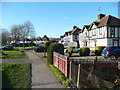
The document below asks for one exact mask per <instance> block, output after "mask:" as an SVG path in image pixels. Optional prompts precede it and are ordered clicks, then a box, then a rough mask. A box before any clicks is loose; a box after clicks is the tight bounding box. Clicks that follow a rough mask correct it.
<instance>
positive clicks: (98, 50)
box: [94, 46, 106, 55]
mask: <svg viewBox="0 0 120 90" xmlns="http://www.w3.org/2000/svg"><path fill="white" fill-rule="evenodd" d="M105 47H106V46H96V47H95V49H94V52H95V55H101V53H102V50H103V49H104V48H105Z"/></svg>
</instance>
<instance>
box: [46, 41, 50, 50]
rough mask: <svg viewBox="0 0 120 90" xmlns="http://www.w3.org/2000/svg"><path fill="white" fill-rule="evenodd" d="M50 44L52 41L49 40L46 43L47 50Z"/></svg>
mask: <svg viewBox="0 0 120 90" xmlns="http://www.w3.org/2000/svg"><path fill="white" fill-rule="evenodd" d="M50 44H51V42H50V41H48V42H46V43H45V51H47V49H48V47H49V46H50Z"/></svg>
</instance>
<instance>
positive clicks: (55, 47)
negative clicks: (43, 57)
mask: <svg viewBox="0 0 120 90" xmlns="http://www.w3.org/2000/svg"><path fill="white" fill-rule="evenodd" d="M53 52H57V53H60V54H62V55H63V54H64V46H63V44H58V43H53V44H51V45H50V46H49V47H48V50H47V60H48V63H50V64H53Z"/></svg>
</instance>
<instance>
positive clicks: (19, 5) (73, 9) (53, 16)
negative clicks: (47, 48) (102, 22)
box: [0, 2, 118, 37]
mask: <svg viewBox="0 0 120 90" xmlns="http://www.w3.org/2000/svg"><path fill="white" fill-rule="evenodd" d="M99 7H101V9H100V11H99ZM99 13H103V14H106V15H112V16H115V17H118V2H2V23H0V26H2V28H6V29H8V30H10V27H11V26H12V25H14V24H23V23H24V22H25V21H28V20H29V21H31V23H32V24H33V25H34V28H35V31H36V36H40V37H43V36H44V35H47V36H48V37H60V36H61V35H63V34H64V32H66V31H70V30H71V29H72V26H73V25H77V26H78V27H79V28H83V26H84V25H87V24H91V23H92V22H93V21H95V20H96V19H97V15H98V14H99Z"/></svg>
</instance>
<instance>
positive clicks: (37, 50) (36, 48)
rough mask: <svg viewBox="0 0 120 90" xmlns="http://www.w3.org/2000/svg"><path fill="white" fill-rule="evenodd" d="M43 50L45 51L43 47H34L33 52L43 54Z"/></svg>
mask: <svg viewBox="0 0 120 90" xmlns="http://www.w3.org/2000/svg"><path fill="white" fill-rule="evenodd" d="M44 50H45V47H44V46H42V45H41V46H36V47H35V49H34V51H35V52H44Z"/></svg>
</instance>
